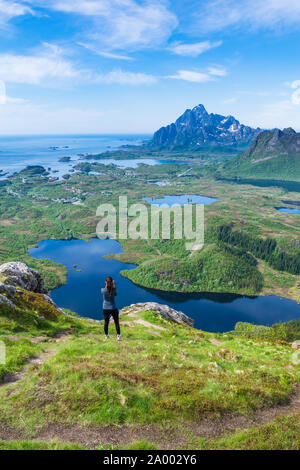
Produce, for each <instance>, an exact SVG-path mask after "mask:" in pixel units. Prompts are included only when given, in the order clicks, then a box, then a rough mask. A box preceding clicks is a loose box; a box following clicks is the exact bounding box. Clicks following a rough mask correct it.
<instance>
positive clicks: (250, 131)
mask: <svg viewBox="0 0 300 470" xmlns="http://www.w3.org/2000/svg"><path fill="white" fill-rule="evenodd" d="M260 132H261V129H259V128H257V129H254V128H252V127H249V126H244V125H243V124H240V122H239V121H238V120H237V119H235V118H234V117H233V116H222V115H220V114H213V113H210V114H209V113H208V112H207V111H206V109H205V107H204V106H203V105H202V104H199V105H198V106H195V107H194V108H193V109H187V110H186V111H185V112H184V113H183V114H182V115H181V116H180V117H179V118H178V119H177V120H176V121H175V123H172V124H169V125H168V126H166V127H161V128H160V129H159V130H158V131H156V132H155V133H154V135H153V138H152V140H151V141H150V142H149V144H148V145H149V146H150V147H152V148H157V149H169V150H173V149H185V148H187V149H192V148H194V149H197V147H201V146H206V145H233V146H234V145H235V146H238V145H243V144H247V143H250V142H251V141H252V140H253V139H254V138H255V137H256V136H257V135H258V134H259V133H260Z"/></svg>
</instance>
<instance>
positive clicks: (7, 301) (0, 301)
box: [0, 294, 15, 308]
mask: <svg viewBox="0 0 300 470" xmlns="http://www.w3.org/2000/svg"><path fill="white" fill-rule="evenodd" d="M3 304H5V305H8V306H9V307H11V308H14V307H15V304H14V303H13V302H12V301H11V300H10V299H8V298H7V297H5V295H2V294H0V305H3Z"/></svg>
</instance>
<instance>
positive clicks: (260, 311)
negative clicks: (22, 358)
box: [29, 238, 300, 332]
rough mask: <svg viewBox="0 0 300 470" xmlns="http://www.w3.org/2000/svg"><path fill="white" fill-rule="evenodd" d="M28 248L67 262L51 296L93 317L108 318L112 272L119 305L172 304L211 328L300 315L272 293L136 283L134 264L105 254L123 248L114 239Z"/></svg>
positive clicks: (225, 328) (289, 302)
mask: <svg viewBox="0 0 300 470" xmlns="http://www.w3.org/2000/svg"><path fill="white" fill-rule="evenodd" d="M29 251H30V254H31V256H33V257H35V258H38V259H45V258H48V259H52V260H54V261H57V262H59V263H62V264H64V265H65V266H67V268H68V278H67V284H66V285H64V286H61V287H59V288H58V289H55V290H53V291H52V292H51V297H52V298H53V300H54V301H55V302H56V303H57V305H59V306H60V307H65V308H69V309H71V310H73V311H75V312H77V313H79V314H80V315H82V316H86V317H90V318H97V319H102V318H103V315H102V310H101V303H102V301H101V295H100V289H101V287H102V286H104V280H105V277H106V276H108V275H109V276H112V277H113V278H114V279H115V280H116V284H117V287H118V297H117V300H118V307H119V308H122V307H124V306H126V305H129V304H132V303H137V302H159V303H162V304H168V305H170V306H171V307H173V308H175V309H177V310H181V311H183V312H184V313H186V314H187V315H189V316H190V317H192V318H194V320H195V327H196V328H200V329H203V330H206V331H213V332H224V331H229V330H232V329H233V328H234V325H235V323H236V322H238V321H245V322H252V323H257V324H262V325H271V324H272V323H276V322H279V321H288V320H293V319H297V318H299V317H300V305H298V304H297V303H296V302H294V301H292V300H288V299H283V298H280V297H276V296H273V295H270V296H264V297H254V298H250V297H245V296H237V295H234V294H211V293H201V294H182V293H175V292H163V291H157V290H153V289H144V288H141V287H139V286H136V285H135V284H133V283H132V282H131V281H129V280H128V279H126V278H124V277H122V276H121V275H120V271H122V270H124V269H133V268H134V267H135V265H133V264H125V263H121V262H120V261H117V260H108V259H106V258H104V255H107V254H111V253H121V252H122V251H123V250H122V247H121V245H120V244H119V243H118V242H117V241H115V240H110V239H108V240H99V239H96V238H95V239H91V241H90V242H86V241H84V240H68V241H65V240H45V241H42V242H41V243H39V245H38V248H32V249H30V250H29ZM74 264H76V265H77V268H74V267H73V265H74ZM76 269H81V270H82V272H77V271H76Z"/></svg>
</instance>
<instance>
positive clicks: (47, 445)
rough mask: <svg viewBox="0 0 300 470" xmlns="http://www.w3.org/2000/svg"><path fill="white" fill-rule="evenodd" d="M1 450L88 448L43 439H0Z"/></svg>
mask: <svg viewBox="0 0 300 470" xmlns="http://www.w3.org/2000/svg"><path fill="white" fill-rule="evenodd" d="M0 450H87V449H86V447H83V446H81V445H79V444H68V443H63V442H56V441H51V442H41V441H0Z"/></svg>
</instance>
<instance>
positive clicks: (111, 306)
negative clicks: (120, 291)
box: [101, 276, 122, 341]
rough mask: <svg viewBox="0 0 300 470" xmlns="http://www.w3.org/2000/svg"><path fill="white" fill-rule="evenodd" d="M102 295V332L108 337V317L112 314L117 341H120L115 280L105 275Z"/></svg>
mask: <svg viewBox="0 0 300 470" xmlns="http://www.w3.org/2000/svg"><path fill="white" fill-rule="evenodd" d="M101 294H102V295H103V314H104V333H105V336H106V338H107V339H108V338H109V334H108V325H109V319H110V317H111V316H112V317H113V319H114V322H115V326H116V330H117V335H118V341H122V337H121V331H120V324H119V310H118V309H117V307H116V303H115V297H116V295H117V289H116V285H115V281H114V280H113V278H112V277H110V276H107V278H106V279H105V287H104V288H102V289H101Z"/></svg>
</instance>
